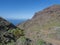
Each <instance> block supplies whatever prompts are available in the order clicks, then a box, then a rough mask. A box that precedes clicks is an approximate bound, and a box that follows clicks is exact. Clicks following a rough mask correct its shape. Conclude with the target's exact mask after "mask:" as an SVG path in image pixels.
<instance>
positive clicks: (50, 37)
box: [18, 5, 60, 45]
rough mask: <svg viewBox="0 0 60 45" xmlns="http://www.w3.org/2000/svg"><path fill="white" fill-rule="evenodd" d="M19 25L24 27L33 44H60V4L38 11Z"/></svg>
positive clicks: (26, 35)
mask: <svg viewBox="0 0 60 45" xmlns="http://www.w3.org/2000/svg"><path fill="white" fill-rule="evenodd" d="M18 27H19V28H21V29H24V31H25V37H27V38H29V39H31V40H32V45H43V44H45V45H60V43H59V42H60V5H52V6H50V7H48V8H46V9H43V10H42V11H39V12H36V13H35V15H34V16H33V17H32V19H30V20H28V21H26V22H24V23H22V24H20V25H18ZM41 40H43V41H41ZM42 42H43V44H41V43H42Z"/></svg>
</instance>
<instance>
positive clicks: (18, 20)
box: [7, 19, 26, 25]
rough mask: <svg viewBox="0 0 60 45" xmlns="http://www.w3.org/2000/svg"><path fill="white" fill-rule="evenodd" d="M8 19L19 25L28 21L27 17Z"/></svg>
mask: <svg viewBox="0 0 60 45" xmlns="http://www.w3.org/2000/svg"><path fill="white" fill-rule="evenodd" d="M7 20H8V21H9V22H10V23H12V24H14V25H18V24H20V23H22V22H24V21H26V19H7Z"/></svg>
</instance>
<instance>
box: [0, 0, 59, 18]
mask: <svg viewBox="0 0 60 45" xmlns="http://www.w3.org/2000/svg"><path fill="white" fill-rule="evenodd" d="M53 4H60V0H0V16H1V17H4V18H8V19H29V18H32V16H33V15H34V13H35V12H38V11H41V10H43V9H44V8H47V7H49V6H51V5H53Z"/></svg>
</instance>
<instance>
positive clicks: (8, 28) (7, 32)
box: [0, 17, 24, 45]
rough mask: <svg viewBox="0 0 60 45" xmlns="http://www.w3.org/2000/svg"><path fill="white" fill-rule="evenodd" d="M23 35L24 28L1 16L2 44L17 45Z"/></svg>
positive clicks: (0, 33)
mask: <svg viewBox="0 0 60 45" xmlns="http://www.w3.org/2000/svg"><path fill="white" fill-rule="evenodd" d="M21 36H24V34H23V30H21V29H19V28H17V27H16V26H15V25H13V24H12V23H10V22H8V21H7V20H5V19H4V18H2V17H0V45H9V44H10V45H15V42H16V41H17V39H19V38H20V37H21Z"/></svg>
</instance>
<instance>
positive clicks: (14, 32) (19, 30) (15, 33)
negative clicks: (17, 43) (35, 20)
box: [8, 28, 24, 38]
mask: <svg viewBox="0 0 60 45" xmlns="http://www.w3.org/2000/svg"><path fill="white" fill-rule="evenodd" d="M8 32H9V33H12V34H14V36H16V37H17V38H19V37H20V36H23V35H24V31H23V30H21V29H19V28H16V29H12V30H9V31H8Z"/></svg>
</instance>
